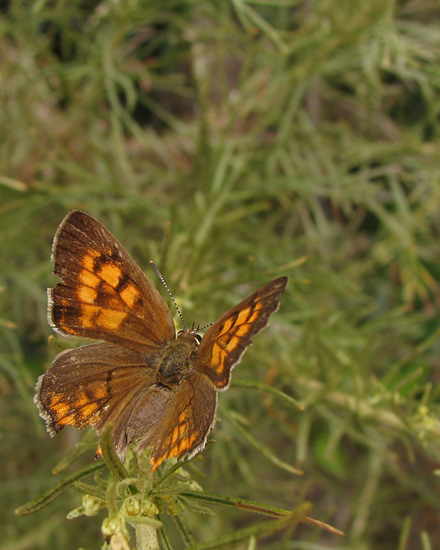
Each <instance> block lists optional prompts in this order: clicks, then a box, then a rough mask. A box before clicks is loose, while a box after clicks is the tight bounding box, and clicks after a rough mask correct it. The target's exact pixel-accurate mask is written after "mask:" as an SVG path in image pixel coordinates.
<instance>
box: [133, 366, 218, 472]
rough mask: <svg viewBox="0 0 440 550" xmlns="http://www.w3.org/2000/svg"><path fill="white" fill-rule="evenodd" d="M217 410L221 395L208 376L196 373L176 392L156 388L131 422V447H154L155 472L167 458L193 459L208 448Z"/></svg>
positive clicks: (152, 457)
mask: <svg viewBox="0 0 440 550" xmlns="http://www.w3.org/2000/svg"><path fill="white" fill-rule="evenodd" d="M216 408H217V392H216V390H215V389H214V386H213V385H212V383H211V381H210V380H209V379H208V378H207V377H206V376H205V375H204V374H200V373H198V372H195V371H193V372H192V373H191V375H190V376H189V377H188V378H187V379H185V380H184V381H183V382H182V383H181V384H180V385H179V386H178V387H177V388H176V389H169V388H166V387H165V386H161V385H157V386H152V387H151V388H150V389H149V390H148V392H146V393H145V394H144V395H143V396H142V397H141V398H140V399H139V401H138V403H137V405H136V407H135V408H134V409H133V411H132V413H131V415H130V417H129V418H128V420H127V429H126V433H127V438H128V441H127V443H131V442H133V441H139V448H140V449H145V448H147V447H152V453H151V458H150V462H151V463H152V465H153V470H155V469H156V468H157V467H158V466H159V465H160V464H161V463H162V461H163V460H165V459H166V458H171V457H173V456H177V457H178V458H182V457H183V456H184V455H189V456H193V455H195V454H196V453H197V452H199V451H201V450H202V449H203V447H204V446H205V443H206V439H207V437H208V434H209V431H210V429H211V428H212V426H213V424H214V420H215V411H216Z"/></svg>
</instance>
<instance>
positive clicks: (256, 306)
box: [248, 301, 263, 323]
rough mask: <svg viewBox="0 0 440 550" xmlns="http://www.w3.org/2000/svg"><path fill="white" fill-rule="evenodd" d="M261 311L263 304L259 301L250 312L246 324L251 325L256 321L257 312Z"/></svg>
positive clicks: (258, 314)
mask: <svg viewBox="0 0 440 550" xmlns="http://www.w3.org/2000/svg"><path fill="white" fill-rule="evenodd" d="M261 309H263V302H261V301H259V302H257V303H256V304H255V306H254V308H253V310H252V315H251V317H250V318H249V320H248V323H253V322H254V321H255V320H256V319H258V317H259V316H260V313H259V312H260V310H261Z"/></svg>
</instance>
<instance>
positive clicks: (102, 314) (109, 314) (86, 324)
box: [80, 304, 127, 330]
mask: <svg viewBox="0 0 440 550" xmlns="http://www.w3.org/2000/svg"><path fill="white" fill-rule="evenodd" d="M126 317H127V313H125V311H115V310H113V309H105V308H102V307H100V306H96V305H89V304H83V305H82V306H81V316H80V322H81V326H82V327H83V328H93V327H103V328H106V329H107V330H116V329H118V328H119V327H120V326H121V323H122V322H123V321H124V319H125V318H126Z"/></svg>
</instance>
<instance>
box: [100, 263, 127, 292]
mask: <svg viewBox="0 0 440 550" xmlns="http://www.w3.org/2000/svg"><path fill="white" fill-rule="evenodd" d="M121 275H122V271H121V269H120V268H119V267H118V266H117V265H115V264H110V263H109V264H104V265H103V266H102V267H101V269H100V271H99V276H100V277H101V279H103V280H104V281H105V282H107V283H108V284H109V285H110V286H111V287H113V288H116V287H117V286H118V284H119V281H120V279H121Z"/></svg>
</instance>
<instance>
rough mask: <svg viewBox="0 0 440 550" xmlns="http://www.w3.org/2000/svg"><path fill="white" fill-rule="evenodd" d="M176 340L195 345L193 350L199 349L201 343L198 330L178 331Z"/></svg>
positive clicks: (186, 329)
mask: <svg viewBox="0 0 440 550" xmlns="http://www.w3.org/2000/svg"><path fill="white" fill-rule="evenodd" d="M177 339H178V340H180V341H181V342H188V343H192V344H193V345H195V349H197V348H198V347H199V344H200V342H201V341H202V337H201V336H200V334H199V333H198V329H193V328H192V329H188V328H185V329H183V330H179V332H178V333H177Z"/></svg>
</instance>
